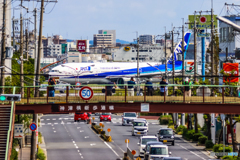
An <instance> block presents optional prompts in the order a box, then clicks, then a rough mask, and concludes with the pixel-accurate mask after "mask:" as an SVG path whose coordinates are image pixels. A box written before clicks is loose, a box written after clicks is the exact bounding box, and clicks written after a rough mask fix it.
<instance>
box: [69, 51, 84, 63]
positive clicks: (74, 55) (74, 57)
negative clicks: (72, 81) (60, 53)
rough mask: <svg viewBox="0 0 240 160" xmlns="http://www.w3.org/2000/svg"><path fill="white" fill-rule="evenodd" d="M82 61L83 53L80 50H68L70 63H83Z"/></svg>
mask: <svg viewBox="0 0 240 160" xmlns="http://www.w3.org/2000/svg"><path fill="white" fill-rule="evenodd" d="M81 62H82V54H81V53H79V52H78V51H70V52H68V63H81Z"/></svg>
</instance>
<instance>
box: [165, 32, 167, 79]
mask: <svg viewBox="0 0 240 160" xmlns="http://www.w3.org/2000/svg"><path fill="white" fill-rule="evenodd" d="M165 31H166V29H165ZM165 78H166V79H167V33H166V32H165Z"/></svg>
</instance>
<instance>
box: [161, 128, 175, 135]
mask: <svg viewBox="0 0 240 160" xmlns="http://www.w3.org/2000/svg"><path fill="white" fill-rule="evenodd" d="M172 134H173V131H172V130H169V129H166V130H160V135H172Z"/></svg>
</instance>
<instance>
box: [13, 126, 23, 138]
mask: <svg viewBox="0 0 240 160" xmlns="http://www.w3.org/2000/svg"><path fill="white" fill-rule="evenodd" d="M22 137H23V124H16V123H15V124H14V138H22Z"/></svg>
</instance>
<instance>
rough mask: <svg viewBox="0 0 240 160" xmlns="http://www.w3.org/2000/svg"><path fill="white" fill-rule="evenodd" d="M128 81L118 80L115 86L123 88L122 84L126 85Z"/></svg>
mask: <svg viewBox="0 0 240 160" xmlns="http://www.w3.org/2000/svg"><path fill="white" fill-rule="evenodd" d="M128 81H130V78H119V79H118V80H117V85H118V87H119V88H122V89H123V88H124V84H127V82H128Z"/></svg>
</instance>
